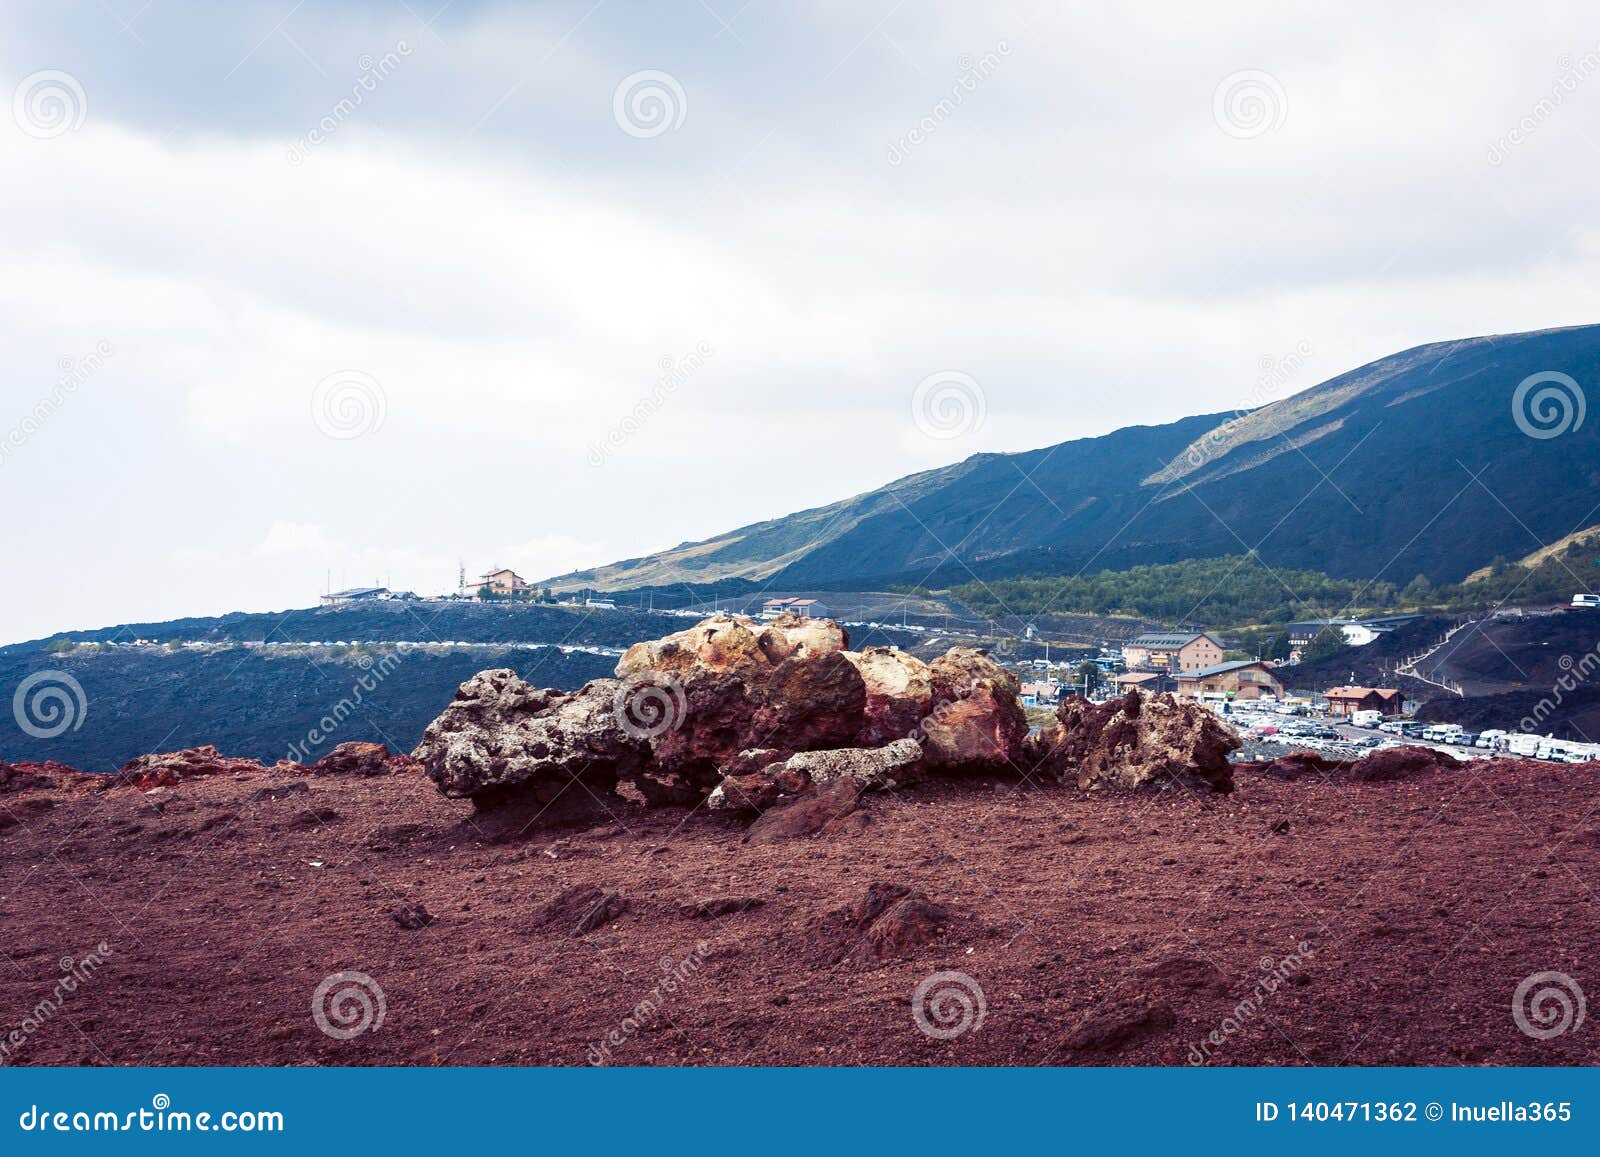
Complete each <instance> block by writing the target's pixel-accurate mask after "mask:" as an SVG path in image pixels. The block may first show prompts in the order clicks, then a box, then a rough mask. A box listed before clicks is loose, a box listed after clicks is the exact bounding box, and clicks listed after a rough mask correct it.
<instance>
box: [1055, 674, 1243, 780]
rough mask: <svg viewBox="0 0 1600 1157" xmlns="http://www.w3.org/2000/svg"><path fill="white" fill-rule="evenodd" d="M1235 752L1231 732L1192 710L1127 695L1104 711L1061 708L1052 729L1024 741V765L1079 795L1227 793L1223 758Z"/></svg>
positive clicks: (1088, 706) (1167, 699)
mask: <svg viewBox="0 0 1600 1157" xmlns="http://www.w3.org/2000/svg"><path fill="white" fill-rule="evenodd" d="M1239 745H1240V741H1239V737H1238V736H1237V735H1236V734H1234V732H1233V730H1232V729H1231V728H1229V727H1228V726H1227V725H1225V724H1223V723H1221V722H1220V721H1219V720H1218V719H1217V717H1216V716H1215V715H1213V714H1212V713H1211V712H1210V711H1207V710H1206V709H1205V708H1204V707H1202V706H1200V704H1198V703H1195V702H1193V701H1192V700H1188V699H1180V698H1178V697H1177V696H1175V695H1169V694H1155V695H1150V696H1141V695H1140V694H1139V692H1138V691H1137V690H1132V691H1129V692H1128V693H1127V695H1126V696H1124V697H1123V698H1121V699H1112V700H1108V701H1107V702H1105V703H1091V702H1089V701H1088V700H1087V699H1083V698H1080V697H1078V696H1073V697H1071V698H1068V699H1064V700H1062V701H1061V704H1060V705H1059V706H1058V707H1057V708H1056V722H1055V723H1053V724H1052V725H1050V726H1049V727H1046V728H1045V729H1044V730H1043V731H1042V732H1040V734H1039V735H1038V736H1037V737H1035V739H1034V740H1033V741H1032V743H1031V757H1032V761H1033V763H1034V765H1035V766H1036V767H1037V768H1038V769H1039V771H1040V772H1041V773H1043V774H1045V775H1048V776H1051V777H1053V778H1056V779H1060V780H1076V782H1077V784H1078V786H1079V787H1081V788H1105V787H1111V788H1122V789H1132V788H1138V787H1144V786H1146V785H1162V784H1188V785H1194V786H1198V787H1204V788H1209V789H1210V790H1212V791H1218V792H1227V791H1231V790H1233V771H1232V768H1231V767H1230V766H1229V763H1228V754H1229V753H1230V752H1231V751H1233V750H1235V749H1236V748H1237V747H1239Z"/></svg>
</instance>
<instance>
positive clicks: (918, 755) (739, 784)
mask: <svg viewBox="0 0 1600 1157" xmlns="http://www.w3.org/2000/svg"><path fill="white" fill-rule="evenodd" d="M748 755H749V753H741V757H740V758H741V760H742V761H745V762H748ZM741 766H743V765H742V764H741ZM921 768H922V745H921V744H920V743H918V742H917V741H916V740H915V739H897V740H895V741H894V742H893V743H887V744H884V745H883V746H882V747H843V748H832V749H829V750H826V751H801V752H797V753H796V754H794V755H791V756H790V757H789V758H788V759H785V760H776V761H772V762H769V763H768V764H767V765H766V766H764V767H761V768H759V769H757V770H754V771H743V770H741V771H740V772H739V773H738V774H734V775H728V776H725V777H723V780H722V782H721V783H719V784H718V785H717V786H716V788H715V789H714V790H713V791H712V792H711V795H710V796H709V797H708V798H707V800H706V806H707V807H709V808H711V809H713V810H723V809H726V810H730V811H750V810H756V811H765V810H766V809H767V808H769V807H771V806H773V805H774V804H776V803H778V802H780V801H781V800H783V799H785V798H787V797H789V796H795V795H799V794H800V793H802V792H803V791H805V790H806V789H807V788H809V787H810V786H811V785H812V784H823V783H830V782H832V781H833V780H836V779H841V778H848V779H852V780H854V781H855V782H856V783H857V784H859V785H860V786H861V787H862V788H863V789H864V790H867V791H882V790H888V789H891V788H895V787H900V786H903V785H905V784H908V783H914V782H915V781H916V780H917V779H918V778H919V777H920V772H921Z"/></svg>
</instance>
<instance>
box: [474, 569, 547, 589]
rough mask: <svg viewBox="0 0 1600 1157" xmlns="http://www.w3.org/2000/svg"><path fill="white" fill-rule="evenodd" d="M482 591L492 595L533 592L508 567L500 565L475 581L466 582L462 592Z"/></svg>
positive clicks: (519, 576) (520, 577)
mask: <svg viewBox="0 0 1600 1157" xmlns="http://www.w3.org/2000/svg"><path fill="white" fill-rule="evenodd" d="M484 591H488V592H489V593H490V594H492V595H527V594H532V593H533V588H532V587H531V586H529V585H528V583H527V581H526V580H524V579H523V577H522V576H521V575H519V574H518V573H517V572H516V571H514V570H512V569H511V568H510V567H500V568H499V569H497V570H491V571H489V572H488V573H486V574H483V575H480V576H478V581H477V582H475V583H468V584H467V586H466V589H465V591H464V593H465V594H469V595H481V594H483V592H484Z"/></svg>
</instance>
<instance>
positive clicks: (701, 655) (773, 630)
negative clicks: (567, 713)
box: [617, 615, 866, 802]
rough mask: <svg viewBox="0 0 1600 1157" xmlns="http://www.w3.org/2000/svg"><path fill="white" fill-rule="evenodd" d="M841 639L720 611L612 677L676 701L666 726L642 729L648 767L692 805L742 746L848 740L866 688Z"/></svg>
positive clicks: (652, 646) (787, 619)
mask: <svg viewBox="0 0 1600 1157" xmlns="http://www.w3.org/2000/svg"><path fill="white" fill-rule="evenodd" d="M848 641H849V640H848V637H847V635H846V634H845V632H844V629H843V628H842V627H840V626H839V625H838V624H837V623H834V622H830V621H826V620H822V621H816V620H808V619H801V618H800V617H799V616H797V615H784V616H780V617H779V618H778V619H776V620H774V621H773V622H772V623H770V624H766V625H758V624H756V623H754V622H752V621H751V620H749V619H745V618H741V617H733V616H726V615H724V616H719V617H717V618H713V619H707V620H705V621H704V622H702V623H699V624H697V625H696V626H694V627H692V628H690V629H689V630H687V631H679V632H678V633H677V634H674V635H669V636H667V637H666V638H664V639H656V640H653V641H651V642H645V643H636V644H634V645H633V646H632V647H630V648H628V650H627V652H626V653H625V654H624V655H623V656H622V659H621V660H620V661H619V662H618V663H617V674H618V676H619V677H621V678H623V679H625V680H629V681H635V680H637V681H650V682H654V683H656V684H658V685H661V686H664V687H666V688H668V689H669V691H670V694H671V695H672V696H673V697H674V699H675V712H674V714H673V718H672V725H671V726H668V727H651V728H649V729H647V735H646V737H647V738H648V740H649V743H650V757H651V766H652V771H653V772H654V773H655V774H657V775H658V776H661V777H665V778H667V779H669V780H670V781H671V782H672V783H673V784H674V785H675V786H677V787H679V788H681V789H682V791H683V792H684V793H685V796H686V799H685V802H694V801H696V800H698V799H702V798H704V797H705V796H706V794H707V793H708V792H709V791H710V790H711V789H712V788H713V787H714V786H715V785H716V784H717V783H718V782H719V780H720V779H721V778H722V776H723V775H724V774H727V773H728V771H729V765H730V764H733V763H734V762H735V761H737V760H738V759H739V756H740V753H741V752H744V751H746V750H749V749H752V748H760V747H765V746H768V745H772V746H775V747H781V748H783V749H785V750H786V751H803V750H808V749H811V748H818V747H842V746H844V745H846V744H849V743H853V742H854V741H855V737H856V735H857V733H858V732H859V731H860V729H861V717H862V711H863V708H864V707H865V705H866V688H865V685H864V684H863V682H862V679H861V674H860V672H859V671H857V670H856V668H855V665H854V664H853V663H851V662H850V660H849V659H848V658H846V657H845V655H844V648H845V646H846V644H847V643H848ZM733 774H744V773H743V772H742V771H735V772H733Z"/></svg>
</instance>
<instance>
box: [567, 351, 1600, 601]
mask: <svg viewBox="0 0 1600 1157" xmlns="http://www.w3.org/2000/svg"><path fill="white" fill-rule="evenodd" d="M1597 370H1600V326H1581V327H1574V328H1570V329H1558V330H1543V331H1539V332H1535V333H1525V334H1511V335H1502V336H1494V337H1479V338H1469V339H1465V340H1462V341H1453V342H1441V343H1437V344H1433V345H1426V346H1419V347H1417V348H1416V349H1411V350H1407V351H1405V352H1404V353H1399V354H1395V355H1393V356H1391V357H1387V358H1383V359H1381V360H1379V361H1376V362H1373V363H1371V364H1370V365H1366V366H1362V367H1361V368H1359V369H1356V370H1352V371H1350V372H1349V373H1346V374H1342V375H1340V376H1339V377H1336V378H1333V379H1331V380H1330V381H1326V382H1323V383H1322V384H1321V385H1318V386H1314V387H1312V388H1311V389H1308V390H1305V391H1303V392H1302V393H1299V394H1296V395H1294V396H1293V397H1289V398H1285V399H1283V400H1281V401H1277V402H1274V403H1272V404H1270V405H1267V406H1263V407H1261V408H1259V409H1256V410H1251V411H1247V412H1243V413H1241V414H1237V415H1229V414H1210V415H1203V416H1200V417H1194V418H1185V419H1183V420H1182V421H1179V422H1173V423H1170V424H1168V425H1165V426H1135V427H1130V428H1128V429H1124V430H1118V431H1116V432H1115V433H1112V434H1107V435H1105V436H1104V437H1099V438H1083V439H1079V440H1076V441H1072V442H1062V443H1060V444H1058V445H1055V446H1049V447H1046V448H1044V449H1040V450H1031V451H1028V452H1026V453H1020V454H979V455H976V456H974V457H972V458H969V459H967V460H966V461H965V462H961V463H959V464H957V465H954V466H949V467H945V468H943V469H940V470H931V471H927V472H925V473H921V474H914V475H911V476H909V477H906V478H902V479H900V480H898V481H896V482H892V483H890V484H889V485H887V486H885V487H882V488H881V489H878V490H874V491H871V492H869V493H866V494H861V495H857V496H856V497H854V498H850V499H846V500H845V501H843V502H838V503H835V504H833V505H831V506H824V507H820V508H818V509H815V510H805V511H801V512H799V513H797V514H791V515H789V516H787V517H784V518H779V519H774V520H772V521H770V522H762V523H757V524H755V525H753V526H746V527H742V528H740V529H738V530H734V531H731V532H729V533H727V534H724V535H721V536H719V537H717V538H712V539H708V540H706V541H704V542H696V543H686V544H684V545H682V546H679V547H676V548H674V549H673V550H670V551H665V552H663V553H661V554H658V555H651V556H648V557H645V558H639V559H630V560H627V561H624V562H619V563H615V564H613V565H611V566H606V567H600V568H598V569H596V570H592V571H583V572H578V573H575V574H569V575H563V576H561V577H559V578H556V579H552V580H547V581H548V582H549V584H550V585H552V586H555V587H558V588H563V587H564V588H573V587H579V586H593V587H602V588H606V589H612V590H618V589H626V588H630V587H639V586H647V585H653V584H670V583H708V582H714V581H717V580H727V579H748V580H764V581H767V582H769V583H770V585H771V586H772V587H774V588H779V589H803V588H821V589H827V588H833V589H852V588H854V589H860V588H863V587H873V586H880V585H883V584H887V583H896V582H899V583H924V582H926V583H931V584H934V585H940V584H950V583H955V582H961V581H966V580H968V579H970V578H971V577H972V576H973V575H978V576H980V577H984V578H987V577H994V576H1008V575H1017V574H1052V573H1077V572H1079V571H1081V570H1085V569H1094V570H1118V569H1123V568H1125V567H1129V566H1135V565H1139V564H1141V563H1157V562H1174V561H1178V560H1182V559H1187V558H1203V557H1212V556H1217V555H1225V554H1238V553H1241V552H1243V551H1244V550H1245V549H1247V548H1251V549H1257V550H1258V551H1259V552H1260V555H1261V558H1262V560H1263V561H1264V562H1266V563H1267V564H1268V565H1271V566H1288V567H1299V568H1308V569H1314V570H1321V571H1326V572H1327V573H1329V574H1332V575H1335V576H1338V577H1342V578H1384V579H1390V580H1393V581H1397V582H1399V583H1405V582H1408V581H1409V580H1410V579H1411V578H1412V577H1414V576H1415V575H1417V574H1425V575H1427V576H1428V578H1429V579H1430V580H1432V581H1433V582H1435V583H1438V582H1447V581H1455V580H1459V579H1461V578H1464V577H1465V576H1466V575H1467V574H1468V573H1470V572H1471V571H1473V570H1474V569H1475V568H1477V567H1480V566H1482V565H1483V564H1484V563H1486V562H1488V561H1489V560H1490V559H1491V558H1493V557H1494V556H1496V555H1506V556H1508V557H1512V558H1516V557H1520V556H1522V555H1524V554H1527V553H1528V552H1529V551H1532V550H1535V549H1537V548H1538V547H1540V546H1542V545H1544V544H1546V543H1548V542H1550V541H1552V540H1554V539H1559V538H1561V537H1562V536H1564V535H1566V534H1568V533H1570V532H1571V531H1574V530H1577V529H1580V528H1582V527H1586V526H1589V525H1591V524H1593V523H1594V522H1595V521H1596V507H1597V506H1600V466H1597V455H1596V449H1597V442H1600V432H1597V430H1600V422H1597V421H1583V420H1582V418H1583V408H1584V403H1585V401H1586V399H1584V398H1583V397H1582V390H1583V388H1586V387H1588V386H1591V385H1593V384H1594V383H1595V382H1597V381H1600V373H1597ZM1549 372H1556V373H1561V374H1566V375H1569V376H1570V377H1571V378H1572V379H1574V380H1575V381H1576V382H1577V383H1578V384H1579V387H1580V390H1579V395H1578V396H1577V397H1576V398H1574V397H1572V395H1571V392H1570V391H1566V390H1563V389H1562V387H1561V386H1560V385H1559V384H1555V385H1552V384H1551V383H1548V382H1546V383H1542V384H1536V385H1534V386H1532V387H1530V389H1529V390H1527V391H1523V394H1524V396H1523V397H1522V399H1521V401H1522V405H1521V413H1522V419H1523V420H1522V422H1521V423H1520V424H1519V422H1518V421H1517V420H1516V419H1515V417H1514V414H1513V401H1514V397H1515V396H1516V395H1517V394H1518V387H1519V384H1520V383H1522V382H1523V381H1524V380H1525V379H1527V378H1528V377H1529V376H1530V375H1534V374H1540V373H1549ZM1551 389H1553V390H1556V391H1559V392H1561V394H1562V397H1561V398H1559V399H1558V398H1556V397H1554V396H1550V397H1545V398H1544V399H1543V400H1542V401H1541V400H1540V398H1541V395H1542V394H1543V393H1544V392H1545V391H1546V390H1551ZM1564 426H1566V427H1570V428H1568V429H1566V430H1565V432H1562V433H1559V434H1557V435H1555V436H1552V437H1536V436H1534V435H1535V434H1548V433H1550V432H1551V430H1552V428H1554V429H1560V428H1562V427H1564ZM1527 430H1532V431H1533V434H1530V433H1528V432H1526V431H1527Z"/></svg>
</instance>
